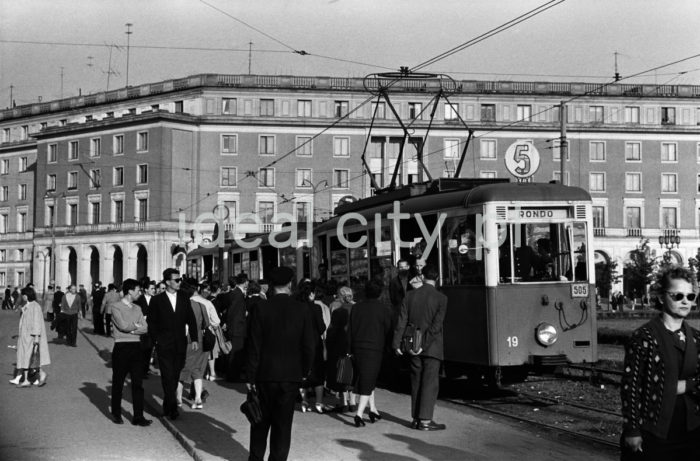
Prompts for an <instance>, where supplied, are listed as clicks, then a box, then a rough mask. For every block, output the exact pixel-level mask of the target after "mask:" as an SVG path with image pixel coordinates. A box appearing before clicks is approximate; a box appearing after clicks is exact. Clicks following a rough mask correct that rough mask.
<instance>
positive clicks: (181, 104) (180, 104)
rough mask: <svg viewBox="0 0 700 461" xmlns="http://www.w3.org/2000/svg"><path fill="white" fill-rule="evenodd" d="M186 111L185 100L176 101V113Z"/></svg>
mask: <svg viewBox="0 0 700 461" xmlns="http://www.w3.org/2000/svg"><path fill="white" fill-rule="evenodd" d="M184 111H185V103H184V101H175V113H176V114H181V113H183V112H184Z"/></svg>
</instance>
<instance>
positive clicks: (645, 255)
mask: <svg viewBox="0 0 700 461" xmlns="http://www.w3.org/2000/svg"><path fill="white" fill-rule="evenodd" d="M654 269H655V267H654V258H653V257H652V256H651V249H650V248H649V239H645V238H642V239H641V240H640V241H639V245H637V248H635V249H634V250H632V251H631V252H630V259H629V261H627V262H626V263H625V271H624V282H625V288H626V289H625V291H626V293H625V294H626V295H627V296H630V297H632V298H641V299H642V307H644V295H645V294H646V292H647V286H648V285H649V284H650V283H651V281H652V277H653V274H654Z"/></svg>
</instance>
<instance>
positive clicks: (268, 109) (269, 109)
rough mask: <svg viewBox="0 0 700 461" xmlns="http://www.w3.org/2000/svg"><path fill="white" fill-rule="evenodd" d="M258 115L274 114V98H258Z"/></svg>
mask: <svg viewBox="0 0 700 461" xmlns="http://www.w3.org/2000/svg"><path fill="white" fill-rule="evenodd" d="M260 115H261V116H263V117H272V116H273V115H275V100H274V99H261V100H260Z"/></svg>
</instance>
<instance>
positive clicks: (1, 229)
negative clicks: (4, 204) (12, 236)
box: [0, 213, 7, 234]
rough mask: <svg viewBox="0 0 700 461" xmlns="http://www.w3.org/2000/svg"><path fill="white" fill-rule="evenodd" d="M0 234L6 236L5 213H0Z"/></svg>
mask: <svg viewBox="0 0 700 461" xmlns="http://www.w3.org/2000/svg"><path fill="white" fill-rule="evenodd" d="M0 234H7V213H0Z"/></svg>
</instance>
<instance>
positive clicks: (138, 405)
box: [112, 342, 143, 419]
mask: <svg viewBox="0 0 700 461" xmlns="http://www.w3.org/2000/svg"><path fill="white" fill-rule="evenodd" d="M127 374H128V375H131V398H132V399H133V405H134V419H140V418H143V351H142V350H141V347H140V345H139V343H138V342H135V343H114V349H113V350H112V414H113V415H114V416H121V413H122V391H123V388H124V380H125V379H126V375H127Z"/></svg>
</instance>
